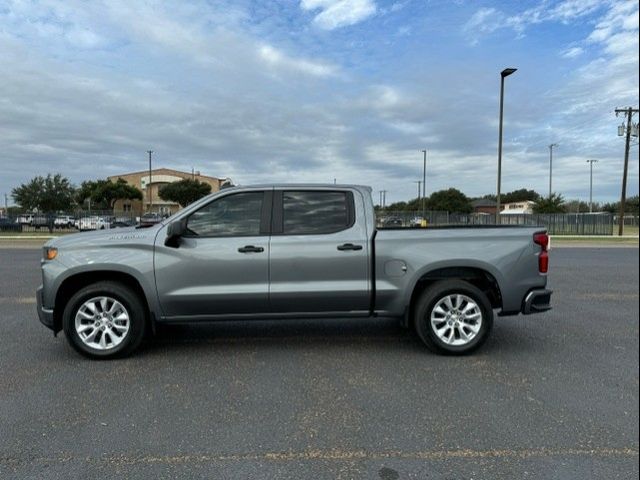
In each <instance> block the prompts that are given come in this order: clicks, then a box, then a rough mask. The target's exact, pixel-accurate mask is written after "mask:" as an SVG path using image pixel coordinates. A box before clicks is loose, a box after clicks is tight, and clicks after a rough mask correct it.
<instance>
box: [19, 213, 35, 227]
mask: <svg viewBox="0 0 640 480" xmlns="http://www.w3.org/2000/svg"><path fill="white" fill-rule="evenodd" d="M32 221H33V216H32V215H20V216H19V217H18V218H17V222H18V223H19V224H20V225H31V222H32Z"/></svg>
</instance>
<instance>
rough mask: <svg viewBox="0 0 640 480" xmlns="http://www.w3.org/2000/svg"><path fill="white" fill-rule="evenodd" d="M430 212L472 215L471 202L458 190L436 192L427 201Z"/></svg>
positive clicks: (450, 189)
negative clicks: (440, 211)
mask: <svg viewBox="0 0 640 480" xmlns="http://www.w3.org/2000/svg"><path fill="white" fill-rule="evenodd" d="M427 209H428V210H442V211H447V212H452V213H471V211H472V210H473V208H472V207H471V201H470V200H469V197H467V196H466V195H465V194H464V193H462V192H461V191H460V190H458V189H456V188H449V189H447V190H440V191H438V192H434V193H432V194H431V196H430V197H429V198H428V199H427Z"/></svg>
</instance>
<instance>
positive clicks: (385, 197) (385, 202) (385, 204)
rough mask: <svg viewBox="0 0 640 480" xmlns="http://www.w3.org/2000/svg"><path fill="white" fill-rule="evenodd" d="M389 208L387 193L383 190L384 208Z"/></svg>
mask: <svg viewBox="0 0 640 480" xmlns="http://www.w3.org/2000/svg"><path fill="white" fill-rule="evenodd" d="M386 206H387V191H386V190H382V208H385V207H386Z"/></svg>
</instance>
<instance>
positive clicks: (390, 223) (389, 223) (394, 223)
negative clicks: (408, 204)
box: [382, 217, 403, 227]
mask: <svg viewBox="0 0 640 480" xmlns="http://www.w3.org/2000/svg"><path fill="white" fill-rule="evenodd" d="M382 225H383V226H384V227H402V226H403V223H402V219H401V218H400V217H387V218H385V219H384V220H383V221H382Z"/></svg>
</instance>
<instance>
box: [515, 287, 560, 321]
mask: <svg viewBox="0 0 640 480" xmlns="http://www.w3.org/2000/svg"><path fill="white" fill-rule="evenodd" d="M552 294H553V291H552V290H548V289H546V288H540V289H536V290H531V291H530V292H529V293H528V294H527V296H526V297H524V301H523V302H522V313H523V314H524V315H529V314H531V313H542V312H546V311H547V310H551V295H552Z"/></svg>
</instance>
